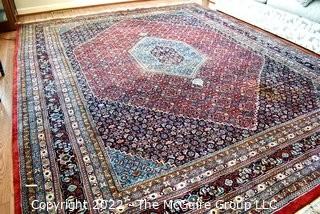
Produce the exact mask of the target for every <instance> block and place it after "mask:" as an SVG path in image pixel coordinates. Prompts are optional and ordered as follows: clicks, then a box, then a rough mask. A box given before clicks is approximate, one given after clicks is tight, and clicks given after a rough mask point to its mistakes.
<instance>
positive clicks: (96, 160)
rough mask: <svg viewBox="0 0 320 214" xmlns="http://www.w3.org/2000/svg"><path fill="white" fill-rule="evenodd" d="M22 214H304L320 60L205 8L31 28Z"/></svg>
mask: <svg viewBox="0 0 320 214" xmlns="http://www.w3.org/2000/svg"><path fill="white" fill-rule="evenodd" d="M18 34H19V36H18V40H17V53H16V57H17V58H16V60H17V61H16V74H15V77H16V79H15V87H14V88H15V93H14V94H15V97H14V130H13V131H14V136H13V138H14V146H13V147H14V169H15V178H14V179H15V190H16V191H15V200H16V204H15V208H16V213H20V212H23V213H46V212H48V213H56V212H58V213H216V212H218V211H221V212H223V213H232V212H235V213H241V212H243V213H248V212H251V213H272V212H278V213H293V212H294V211H296V210H297V209H299V208H301V207H302V206H303V205H305V204H306V203H309V202H310V201H312V200H313V199H315V198H316V197H317V196H318V195H319V183H320V170H319V164H320V160H319V158H320V157H319V152H320V147H319V144H320V108H319V98H320V59H319V58H317V57H315V56H311V55H307V54H305V53H304V52H302V51H301V50H298V49H294V48H292V47H290V46H287V45H286V44H284V43H282V42H281V41H280V40H276V39H274V38H273V37H270V36H269V35H268V34H266V33H264V32H262V31H261V32H260V31H257V30H255V29H253V28H250V27H248V26H247V25H246V26H244V25H243V24H241V23H240V22H238V21H236V20H234V19H231V18H230V17H228V16H226V15H223V14H221V13H217V12H214V11H210V10H206V9H203V8H201V7H200V6H197V5H196V4H187V5H179V6H170V7H162V8H151V9H138V10H132V11H122V12H112V13H105V14H99V15H93V16H84V17H77V18H70V19H62V20H55V21H47V22H41V23H35V24H27V25H22V26H21V27H20V29H19V31H18Z"/></svg>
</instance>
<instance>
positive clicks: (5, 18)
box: [0, 0, 17, 32]
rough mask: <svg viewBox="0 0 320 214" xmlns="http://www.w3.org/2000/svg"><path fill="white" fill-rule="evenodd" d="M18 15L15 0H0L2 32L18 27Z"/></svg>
mask: <svg viewBox="0 0 320 214" xmlns="http://www.w3.org/2000/svg"><path fill="white" fill-rule="evenodd" d="M16 15H17V12H16V7H15V5H14V2H13V0H0V32H5V31H11V30H15V29H16V21H17V19H16Z"/></svg>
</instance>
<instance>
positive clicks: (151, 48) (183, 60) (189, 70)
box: [130, 37, 206, 78]
mask: <svg viewBox="0 0 320 214" xmlns="http://www.w3.org/2000/svg"><path fill="white" fill-rule="evenodd" d="M130 54H131V55H132V56H133V58H134V59H135V60H136V61H137V62H138V64H139V65H140V66H141V67H142V68H143V70H144V71H146V72H153V73H161V74H167V75H176V76H183V77H189V78H193V77H195V76H196V74H197V72H198V71H199V70H200V68H201V66H202V65H203V63H204V62H205V60H206V58H205V56H203V55H202V54H201V53H199V52H198V51H197V50H196V49H195V48H194V47H192V46H190V45H188V44H186V43H184V42H181V41H176V40H169V39H162V38H157V37H144V38H142V39H141V40H140V41H138V42H137V43H136V44H135V46H134V47H133V48H132V49H131V50H130Z"/></svg>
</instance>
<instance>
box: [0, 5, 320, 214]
mask: <svg viewBox="0 0 320 214" xmlns="http://www.w3.org/2000/svg"><path fill="white" fill-rule="evenodd" d="M168 2H169V1H166V0H157V1H156V3H155V2H154V1H144V2H143V1H141V2H138V3H127V4H125V3H123V4H115V5H104V6H95V7H89V8H81V9H68V10H62V11H55V12H47V13H39V14H33V15H26V16H22V17H19V22H20V23H21V24H22V23H31V22H38V21H44V20H49V19H58V18H65V17H73V16H79V15H86V14H94V13H101V12H106V11H115V10H125V9H133V8H142V7H155V6H164V5H168V4H177V3H188V2H197V3H199V4H205V3H206V2H207V1H206V0H199V1H197V0H172V1H170V3H168ZM14 40H15V32H9V33H5V34H0V60H1V62H2V64H3V66H4V69H5V72H6V76H5V77H2V78H0V98H1V99H2V102H1V103H0V213H1V214H7V213H13V205H14V204H13V203H14V202H13V184H12V155H11V148H12V147H11V139H12V138H11V124H12V117H11V115H12V78H13V76H12V73H13V62H14V61H13V55H14V46H15V42H14ZM288 44H289V43H288ZM290 45H292V44H290ZM298 48H299V47H298ZM300 49H301V48H300ZM305 52H307V53H311V52H309V51H305ZM311 54H312V53H311ZM317 201H318V202H317V203H318V204H319V203H320V199H318V200H317ZM312 206H315V205H314V203H313V205H311V206H308V207H307V208H308V209H312V210H313V207H312ZM302 213H303V214H305V213H308V212H306V209H305V210H303V211H300V214H302Z"/></svg>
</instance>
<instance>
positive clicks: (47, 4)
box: [15, 0, 135, 14]
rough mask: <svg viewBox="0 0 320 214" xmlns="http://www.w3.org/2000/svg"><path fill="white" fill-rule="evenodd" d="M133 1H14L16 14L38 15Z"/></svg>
mask: <svg viewBox="0 0 320 214" xmlns="http://www.w3.org/2000/svg"><path fill="white" fill-rule="evenodd" d="M130 1H135V0H15V4H16V7H17V10H18V14H27V13H38V12H43V11H52V10H59V9H67V8H74V7H82V6H89V5H99V4H108V3H119V2H130Z"/></svg>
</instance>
